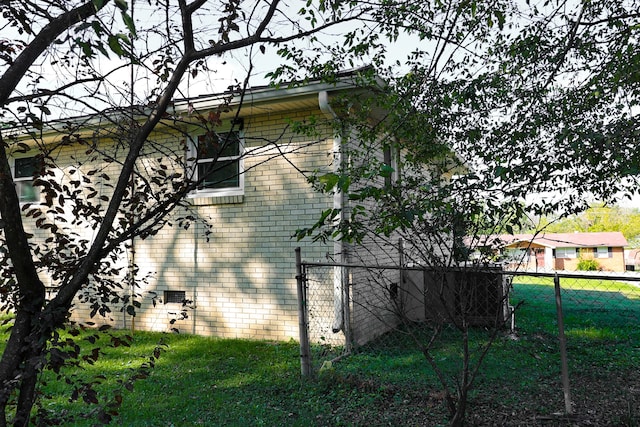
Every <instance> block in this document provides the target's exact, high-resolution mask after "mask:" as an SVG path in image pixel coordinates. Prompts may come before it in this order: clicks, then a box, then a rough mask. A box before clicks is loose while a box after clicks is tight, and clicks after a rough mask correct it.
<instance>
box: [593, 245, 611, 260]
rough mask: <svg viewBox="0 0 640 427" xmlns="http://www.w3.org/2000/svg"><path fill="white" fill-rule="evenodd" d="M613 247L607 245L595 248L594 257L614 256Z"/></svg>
mask: <svg viewBox="0 0 640 427" xmlns="http://www.w3.org/2000/svg"><path fill="white" fill-rule="evenodd" d="M612 252H613V248H611V247H607V246H598V247H597V248H593V256H594V258H611V257H612V255H613V254H612Z"/></svg>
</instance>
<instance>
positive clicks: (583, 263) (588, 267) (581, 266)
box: [578, 258, 600, 271]
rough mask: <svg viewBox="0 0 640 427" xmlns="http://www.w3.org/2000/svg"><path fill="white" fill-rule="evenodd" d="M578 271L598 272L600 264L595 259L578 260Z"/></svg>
mask: <svg viewBox="0 0 640 427" xmlns="http://www.w3.org/2000/svg"><path fill="white" fill-rule="evenodd" d="M578 270H580V271H598V270H600V264H598V261H596V260H595V259H585V258H580V261H578Z"/></svg>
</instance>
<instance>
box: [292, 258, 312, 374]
mask: <svg viewBox="0 0 640 427" xmlns="http://www.w3.org/2000/svg"><path fill="white" fill-rule="evenodd" d="M296 282H297V285H298V286H297V287H298V328H299V334H300V369H301V372H302V376H303V377H309V376H311V356H310V355H311V348H310V345H309V330H308V329H307V326H308V324H309V322H307V292H306V286H305V278H304V275H303V273H302V255H301V251H300V248H299V247H298V248H296Z"/></svg>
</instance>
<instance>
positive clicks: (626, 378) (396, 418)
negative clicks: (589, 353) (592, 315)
mask: <svg viewBox="0 0 640 427" xmlns="http://www.w3.org/2000/svg"><path fill="white" fill-rule="evenodd" d="M331 383H332V384H333V386H334V387H335V386H336V384H339V385H340V387H343V388H347V389H349V390H350V391H351V393H353V395H358V396H360V397H361V398H362V397H363V396H369V397H370V398H371V399H375V404H374V405H363V406H359V405H358V404H357V402H355V401H354V400H353V399H350V400H349V401H348V402H347V401H345V402H341V401H340V400H336V401H334V402H333V403H334V404H333V407H332V411H331V413H327V414H324V415H321V416H318V419H317V425H327V426H328V425H362V426H365V425H368V426H382V425H403V426H438V425H445V424H446V419H447V414H446V408H445V404H444V399H443V394H442V393H441V392H439V391H437V390H426V389H416V388H413V389H408V388H402V387H398V386H385V385H384V384H380V383H377V382H375V381H372V380H370V379H367V380H359V379H358V378H357V377H355V376H347V377H344V378H338V377H336V376H333V377H332V378H331ZM571 393H572V402H573V406H572V407H573V414H572V415H571V416H567V415H565V414H564V409H565V404H564V394H563V391H562V387H561V385H560V380H559V379H555V378H546V379H541V380H540V381H539V382H537V383H536V384H534V385H533V386H529V387H527V388H522V387H520V386H518V385H513V386H509V385H504V384H501V385H492V384H482V385H481V386H480V387H478V389H476V390H475V393H474V396H473V397H472V398H471V399H470V405H469V410H468V412H467V424H468V425H471V426H532V425H536V426H637V425H638V423H640V373H639V372H637V371H635V370H634V371H630V372H625V373H621V372H613V373H609V372H583V373H574V374H573V375H572V376H571ZM372 408H376V409H375V410H372Z"/></svg>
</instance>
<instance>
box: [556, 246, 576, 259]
mask: <svg viewBox="0 0 640 427" xmlns="http://www.w3.org/2000/svg"><path fill="white" fill-rule="evenodd" d="M555 253H556V258H577V257H578V251H577V250H576V248H557V249H556V250H555Z"/></svg>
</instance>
